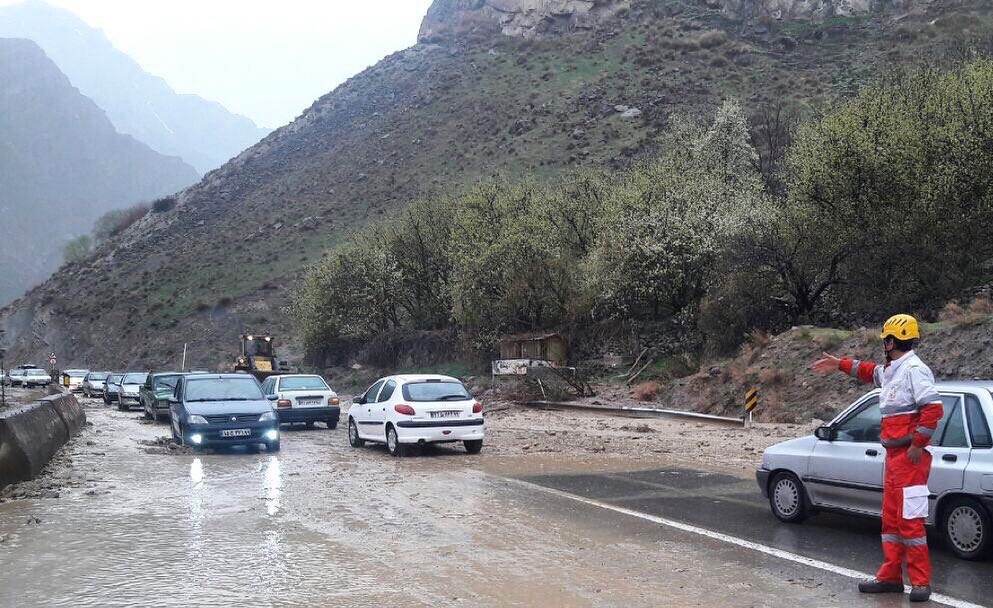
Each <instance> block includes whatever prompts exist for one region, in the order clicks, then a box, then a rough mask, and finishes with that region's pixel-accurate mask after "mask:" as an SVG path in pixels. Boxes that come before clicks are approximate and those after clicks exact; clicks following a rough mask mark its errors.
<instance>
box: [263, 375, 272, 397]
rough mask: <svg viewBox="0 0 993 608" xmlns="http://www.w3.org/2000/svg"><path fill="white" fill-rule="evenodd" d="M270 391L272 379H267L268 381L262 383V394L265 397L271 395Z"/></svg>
mask: <svg viewBox="0 0 993 608" xmlns="http://www.w3.org/2000/svg"><path fill="white" fill-rule="evenodd" d="M272 389H273V380H272V378H269V379H268V380H266V381H265V382H263V383H262V392H263V393H265V394H266V395H271V394H272V393H273V390H272Z"/></svg>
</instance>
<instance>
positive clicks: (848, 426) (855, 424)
mask: <svg viewBox="0 0 993 608" xmlns="http://www.w3.org/2000/svg"><path fill="white" fill-rule="evenodd" d="M881 428H882V415H881V413H880V411H879V397H872V398H871V399H869V400H868V401H866V402H865V403H863V404H862V405H861V406H860V407H859V408H858V409H857V410H855V412H854V413H852V414H851V415H849V416H848V418H846V419H845V420H843V421H842V422H841V424H839V425H838V426H837V427H836V431H837V440H838V441H853V442H856V443H878V442H879V431H880V429H881Z"/></svg>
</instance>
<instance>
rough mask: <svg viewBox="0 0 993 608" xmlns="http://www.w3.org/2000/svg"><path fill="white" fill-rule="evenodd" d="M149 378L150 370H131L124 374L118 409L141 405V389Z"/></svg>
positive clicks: (123, 409)
mask: <svg viewBox="0 0 993 608" xmlns="http://www.w3.org/2000/svg"><path fill="white" fill-rule="evenodd" d="M147 378H148V372H131V373H128V374H124V378H122V379H121V390H120V392H119V393H118V398H117V409H119V410H121V411H124V412H126V411H128V410H130V409H131V406H132V405H141V399H140V395H139V391H140V390H141V385H142V384H144V383H145V380H146V379H147Z"/></svg>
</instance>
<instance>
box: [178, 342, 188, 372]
mask: <svg viewBox="0 0 993 608" xmlns="http://www.w3.org/2000/svg"><path fill="white" fill-rule="evenodd" d="M188 345H189V343H188V342H183V365H182V367H180V368H179V371H181V372H185V371H186V347H187V346H188Z"/></svg>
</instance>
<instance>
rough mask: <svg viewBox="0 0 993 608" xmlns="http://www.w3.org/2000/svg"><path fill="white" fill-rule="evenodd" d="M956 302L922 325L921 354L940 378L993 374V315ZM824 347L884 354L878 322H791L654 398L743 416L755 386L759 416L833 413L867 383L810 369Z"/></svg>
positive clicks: (800, 418)
mask: <svg viewBox="0 0 993 608" xmlns="http://www.w3.org/2000/svg"><path fill="white" fill-rule="evenodd" d="M956 308H957V305H954V304H952V305H949V307H946V309H945V313H944V314H943V315H942V321H941V322H939V323H934V324H925V325H924V327H923V330H922V331H923V333H924V337H923V340H922V341H921V343H920V345H919V347H918V349H917V352H918V354H919V355H920V356H921V358H922V359H924V361H925V362H926V363H927V364H928V365H930V366H931V369H932V370H933V371H934V375H935V378H936V379H938V380H973V379H991V378H993V349H991V348H990V346H991V345H993V331H991V320H993V317H991V316H990V315H988V314H984V313H982V312H976V311H970V310H968V309H966V310H963V309H958V310H956ZM825 351H827V352H830V353H832V354H835V355H837V356H847V357H854V358H858V359H862V360H866V361H878V362H882V361H883V353H882V346H881V344H880V341H879V334H878V329H875V328H873V329H867V328H860V329H858V330H855V331H844V330H837V329H824V328H817V327H794V328H792V329H790V330H789V331H787V332H784V333H782V334H779V335H777V336H765V335H756V336H753V338H752V340H751V341H750V342H749V343H748V344H747V345H745V346H744V347H743V348H742V349H741V352H740V354H739V355H738V356H737V357H735V358H734V359H730V360H726V361H721V362H718V363H713V364H709V365H705V366H704V367H703V368H702V369H701V370H700V371H699V372H698V373H696V374H694V375H692V376H688V377H685V378H680V379H678V380H675V381H672V382H670V383H668V384H667V385H666V386H665V388H664V390H663V391H662V393H661V394H660V396H659V401H660V402H662V403H665V404H667V405H668V406H671V407H679V408H682V409H692V410H696V411H700V412H706V413H710V414H720V415H730V416H740V415H742V414H743V410H744V406H743V401H744V395H745V392H746V391H747V390H748V389H750V388H752V387H755V388H758V389H759V393H760V398H761V402H760V405H759V408H758V409H757V410H756V412H755V414H756V416H757V417H758V419H760V420H766V421H772V422H807V421H809V420H812V419H822V420H830V419H831V418H833V417H834V416H835V414H837V413H838V412H839V411H840V410H841V409H842V408H843V407H844V406H846V405H848V404H849V403H851V402H852V401H853V400H854V399H855V398H856V397H857V396H858V395H860V394H862V393H864V392H865V391H866V390H868V388H869V387H868V386H866V385H863V384H860V383H858V382H856V381H854V380H852V379H851V378H847V377H845V376H842V375H840V374H833V375H830V376H827V377H822V376H818V375H817V374H814V373H813V372H812V371H811V370H810V365H811V363H813V361H815V360H816V359H817V358H819V357H820V356H821V353H822V352H825Z"/></svg>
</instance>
